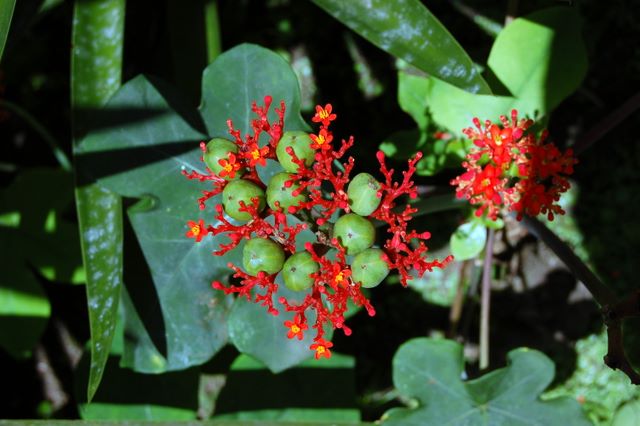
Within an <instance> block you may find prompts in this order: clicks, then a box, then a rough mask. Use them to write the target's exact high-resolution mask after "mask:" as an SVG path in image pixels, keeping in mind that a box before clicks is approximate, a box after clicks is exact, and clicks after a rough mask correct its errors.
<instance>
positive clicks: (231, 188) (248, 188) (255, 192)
mask: <svg viewBox="0 0 640 426" xmlns="http://www.w3.org/2000/svg"><path fill="white" fill-rule="evenodd" d="M256 197H257V198H258V199H259V200H260V204H259V205H258V213H259V212H261V211H262V210H264V206H265V202H264V191H263V190H262V188H260V187H259V186H258V185H256V184H255V183H253V182H249V181H248V180H244V179H239V180H233V181H231V182H229V183H228V184H227V186H225V187H224V190H223V191H222V206H223V207H224V211H225V212H226V213H227V214H228V215H229V216H230V217H232V218H234V219H236V220H249V219H251V215H250V214H249V213H248V212H244V211H242V212H241V211H240V201H244V203H245V204H246V205H248V206H250V205H251V204H252V201H251V199H252V198H256Z"/></svg>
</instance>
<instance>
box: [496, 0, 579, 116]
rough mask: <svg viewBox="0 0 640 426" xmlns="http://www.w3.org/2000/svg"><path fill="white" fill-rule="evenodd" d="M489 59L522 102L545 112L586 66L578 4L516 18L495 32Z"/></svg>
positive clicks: (566, 92)
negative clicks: (573, 6)
mask: <svg viewBox="0 0 640 426" xmlns="http://www.w3.org/2000/svg"><path fill="white" fill-rule="evenodd" d="M488 64H489V67H491V69H492V70H493V72H494V74H495V75H496V77H498V79H499V80H500V81H501V82H502V84H504V86H506V88H507V89H509V91H510V92H511V93H512V94H513V95H514V96H516V97H517V98H519V99H521V100H522V103H523V104H522V106H521V107H523V108H524V109H526V110H528V111H538V113H539V114H541V115H546V114H547V113H549V112H550V111H552V110H553V109H554V108H555V107H556V106H557V105H558V104H559V103H560V102H561V101H562V100H563V99H564V98H566V97H567V96H569V95H570V94H571V93H573V92H574V91H575V90H576V89H577V88H578V87H579V86H580V84H581V82H582V79H583V78H584V76H585V74H586V71H587V55H586V49H585V47H584V43H583V41H582V36H581V28H580V20H579V17H578V12H577V10H576V9H575V8H570V7H555V8H550V9H545V10H541V11H537V12H535V13H532V14H530V15H527V16H524V17H522V18H518V19H516V20H514V21H513V22H512V23H511V24H509V25H508V26H507V27H506V28H505V29H504V30H503V31H501V32H500V34H499V35H498V37H497V38H496V41H495V43H494V44H493V47H492V48H491V54H490V55H489V60H488Z"/></svg>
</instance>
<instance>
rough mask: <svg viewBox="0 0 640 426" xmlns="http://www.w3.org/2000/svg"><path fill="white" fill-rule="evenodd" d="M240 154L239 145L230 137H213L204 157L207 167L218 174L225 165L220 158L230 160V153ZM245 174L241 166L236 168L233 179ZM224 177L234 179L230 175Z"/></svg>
mask: <svg viewBox="0 0 640 426" xmlns="http://www.w3.org/2000/svg"><path fill="white" fill-rule="evenodd" d="M230 153H233V154H235V155H237V154H238V146H237V145H236V144H235V143H233V142H231V141H230V140H228V139H223V138H213V139H211V140H210V141H209V142H208V143H207V151H206V152H205V153H204V154H203V156H202V157H203V159H204V162H205V164H206V165H207V167H209V169H211V171H212V172H213V173H215V174H216V175H218V176H219V175H220V172H221V171H222V170H223V167H222V166H221V165H220V160H228V159H229V154H230ZM243 174H244V169H242V168H240V169H238V170H236V172H235V175H234V177H233V179H238V178H240V177H241V176H242V175H243ZM224 179H226V180H232V179H230V178H229V176H228V175H227V176H225V177H224Z"/></svg>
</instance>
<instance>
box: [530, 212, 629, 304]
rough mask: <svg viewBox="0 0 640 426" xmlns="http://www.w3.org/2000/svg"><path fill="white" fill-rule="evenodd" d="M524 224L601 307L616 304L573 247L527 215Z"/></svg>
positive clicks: (605, 287)
mask: <svg viewBox="0 0 640 426" xmlns="http://www.w3.org/2000/svg"><path fill="white" fill-rule="evenodd" d="M522 224H523V225H524V226H525V227H526V228H527V229H528V230H529V232H531V233H532V234H533V235H534V236H536V237H537V238H538V239H540V240H541V241H542V242H544V243H545V244H546V245H547V246H548V247H549V248H550V249H551V250H552V251H553V252H554V253H555V254H556V256H558V258H560V260H562V261H563V262H564V264H565V265H567V267H568V268H569V270H571V272H572V273H573V275H574V276H575V277H576V278H577V279H578V280H580V281H582V283H583V284H584V285H585V287H587V289H588V290H589V292H590V293H591V294H592V295H593V297H594V299H595V300H596V302H597V303H598V304H599V305H601V306H605V305H611V304H614V303H615V302H616V300H617V298H616V295H615V294H614V293H613V291H611V290H610V289H609V287H607V286H606V285H605V284H604V283H603V282H602V281H600V279H599V278H598V277H597V276H596V275H595V274H594V273H593V272H592V271H591V269H589V267H588V266H587V265H585V263H584V262H583V261H582V260H580V258H579V257H578V256H576V255H575V253H574V252H573V250H572V249H571V247H569V246H568V245H567V244H566V243H565V242H564V241H562V240H561V239H560V238H558V236H557V235H556V234H554V233H553V231H551V230H550V229H549V228H547V227H546V225H545V224H544V223H542V222H540V221H539V220H537V219H534V218H532V217H530V216H526V215H525V216H524V217H523V218H522Z"/></svg>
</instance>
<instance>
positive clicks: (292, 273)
mask: <svg viewBox="0 0 640 426" xmlns="http://www.w3.org/2000/svg"><path fill="white" fill-rule="evenodd" d="M319 269H320V265H318V263H317V262H316V261H315V260H313V257H311V254H310V253H309V252H306V251H299V252H298V253H296V254H294V255H293V256H291V257H290V258H288V259H287V261H286V262H284V266H283V267H282V279H283V280H284V285H285V286H287V288H288V289H289V290H293V291H302V290H306V289H308V288H309V287H311V286H312V285H313V281H314V280H313V278H311V277H310V276H309V275H311V274H314V273H316V272H318V270H319Z"/></svg>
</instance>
